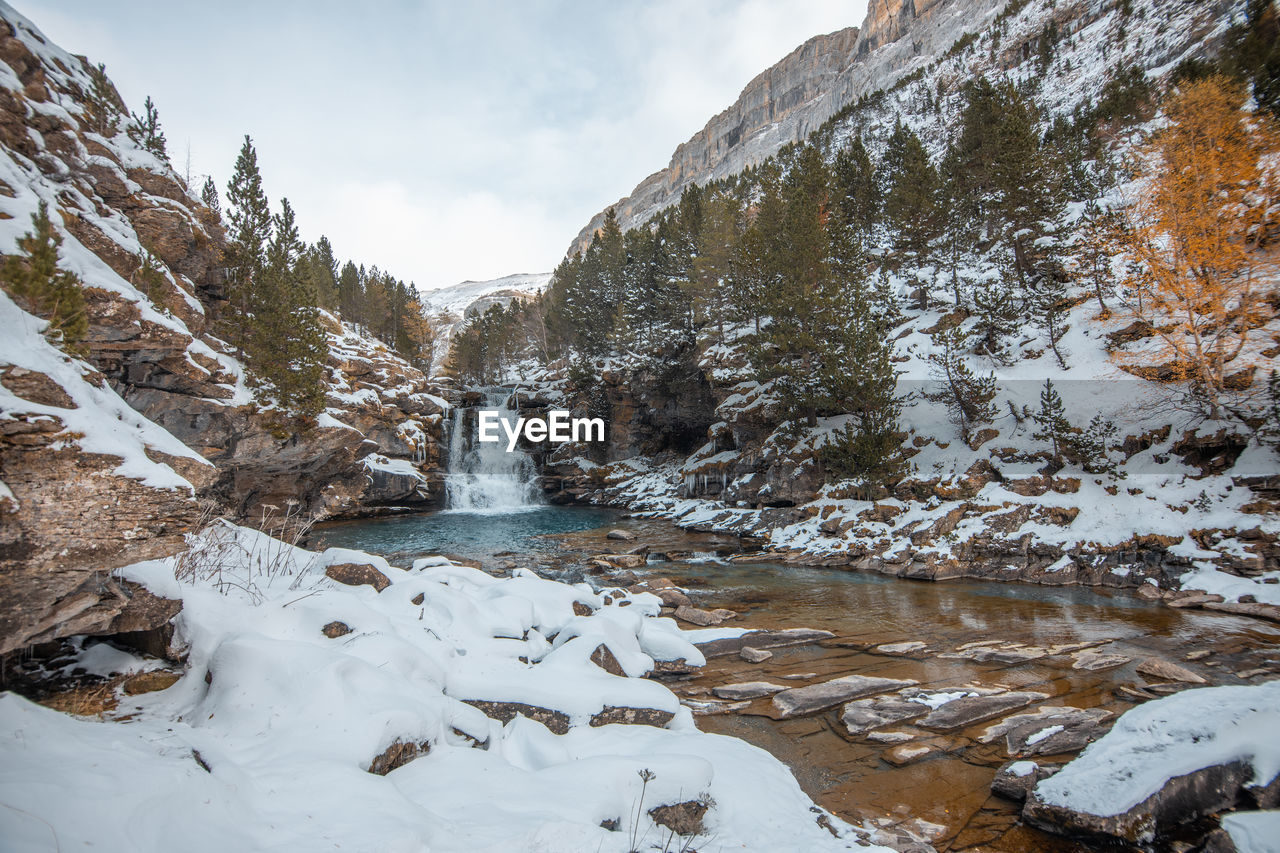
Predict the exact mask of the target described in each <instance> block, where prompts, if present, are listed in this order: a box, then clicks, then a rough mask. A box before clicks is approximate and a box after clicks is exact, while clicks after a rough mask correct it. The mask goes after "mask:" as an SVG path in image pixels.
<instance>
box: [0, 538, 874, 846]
mask: <svg viewBox="0 0 1280 853" xmlns="http://www.w3.org/2000/svg"><path fill="white" fill-rule="evenodd" d="M192 544H193V546H194V547H193V556H191V557H188V558H187V559H186V560H185V561H183V562H180V563H175V562H174V561H172V560H168V561H159V562H150V563H143V564H139V565H136V566H133V567H130V568H128V569H126V570H125V572H124V573H125V575H126V576H127V577H130V578H132V579H135V580H138V581H141V582H145V583H147V584H148V585H149V586H150V587H151V588H152V589H154V590H155V591H157V592H160V593H163V594H164V595H166V596H170V597H180V598H181V599H182V600H183V601H184V604H185V607H184V609H183V611H182V613H181V614H180V615H179V617H178V630H179V636H180V637H181V638H182V639H183V640H184V641H185V642H186V643H187V644H189V651H188V657H187V666H186V669H185V672H184V674H183V675H182V677H181V679H180V680H178V681H177V682H176V683H174V684H173V685H172V686H170V687H168V688H167V689H164V690H161V691H159V692H150V693H143V694H139V695H134V696H126V695H123V694H117V695H118V697H119V700H120V704H119V705H118V706H117V708H116V709H115V710H114V711H113V712H110V713H109V714H108V716H107V717H106V718H105V719H88V718H85V719H74V718H72V717H70V716H68V715H64V714H61V713H58V712H55V711H52V710H49V709H47V708H44V707H41V706H39V705H34V704H32V703H30V702H27V701H26V700H24V699H21V698H19V697H17V696H14V695H5V696H3V697H0V731H3V732H5V733H6V736H5V737H3V738H0V803H3V804H4V805H5V806H6V808H2V809H0V836H2V837H4V838H5V839H6V844H5V849H7V850H14V851H43V850H55V849H61V850H66V849H69V848H71V847H77V848H78V847H80V846H82V845H84V844H93V845H95V846H96V847H101V848H103V849H110V850H133V851H152V850H154V851H161V850H172V849H173V839H174V838H179V837H180V838H182V839H183V840H182V844H181V846H182V848H183V849H184V850H191V851H224V850H264V849H275V850H320V849H334V848H338V847H340V848H341V849H344V850H359V851H385V850H401V851H426V850H431V851H436V852H437V853H444V852H445V851H468V853H471V851H493V853H500V852H501V853H505V852H506V851H534V850H554V851H557V853H573V851H581V853H605V851H609V853H625V851H628V850H632V849H636V848H635V845H636V844H637V843H640V844H642V845H644V848H645V849H649V848H648V845H649V844H653V843H656V844H658V845H661V844H662V843H663V841H666V840H667V837H668V830H666V829H664V828H663V827H662V826H659V825H657V824H656V823H655V822H654V819H653V817H651V816H650V814H649V813H648V812H649V810H651V809H653V808H655V807H657V806H660V805H671V804H677V803H681V802H689V801H695V800H698V799H699V798H701V800H702V802H703V803H705V804H706V805H707V806H708V807H709V808H708V811H707V813H706V816H705V818H704V829H703V832H702V834H701V835H700V837H699V839H697V840H696V841H695V840H694V839H692V838H685V839H678V840H677V841H676V842H675V844H676V846H675V847H672V848H671V849H681V847H680V845H681V844H685V843H687V844H689V845H692V844H695V843H697V844H698V849H704V848H703V846H702V845H703V843H705V842H707V841H708V839H713V840H714V842H713V843H714V846H713V847H711V849H723V850H729V849H741V850H760V851H765V850H770V851H773V850H799V849H803V850H806V851H815V853H817V851H838V850H851V849H856V850H878V851H881V853H884V851H885V848H879V847H865V846H861V845H860V844H859V841H860V840H861V839H862V838H865V833H862V832H860V831H858V830H855V829H854V828H853V827H850V826H848V825H846V824H844V823H843V822H842V821H840V820H839V819H836V818H834V817H832V816H829V815H826V813H825V812H822V811H820V810H818V809H817V808H816V807H813V806H812V803H811V802H810V801H809V799H808V798H807V797H806V796H805V795H804V794H803V793H802V792H801V790H800V788H799V786H798V785H797V784H796V781H795V779H794V778H793V777H792V775H791V773H790V771H788V770H787V769H786V767H785V766H783V765H782V764H781V763H780V762H778V761H777V760H776V759H774V758H773V757H771V756H770V755H769V754H768V753H766V752H764V751H763V750H760V749H758V748H756V747H753V746H750V745H748V744H746V743H745V742H743V741H739V740H737V739H735V738H728V737H722V736H718V735H711V734H704V733H702V732H699V731H698V730H697V728H696V727H695V726H694V723H693V718H692V715H691V714H690V712H689V711H688V709H685V708H682V707H681V706H680V705H679V703H678V702H677V700H676V697H675V696H674V695H673V694H672V693H671V692H670V691H668V690H667V689H666V688H665V687H664V686H662V685H661V684H660V683H658V682H656V681H651V680H647V679H641V678H635V677H626V676H619V675H612V674H610V673H608V672H606V671H605V670H604V669H602V668H600V667H599V666H597V664H596V663H593V662H592V661H591V660H589V656H590V655H591V654H592V652H593V650H594V649H596V648H597V647H598V646H599V645H601V644H604V645H606V646H607V647H608V648H609V649H610V650H611V651H612V653H613V655H614V657H615V658H616V659H617V661H618V662H619V663H620V665H621V666H622V667H623V668H624V670H625V671H627V672H628V673H631V674H633V675H640V674H642V673H644V672H646V671H648V670H649V669H650V668H652V666H653V662H654V659H655V657H656V658H659V659H674V658H683V659H685V660H688V661H690V662H691V663H700V662H702V656H701V654H700V653H699V652H698V651H697V650H696V649H695V648H694V647H693V646H692V645H691V644H690V643H689V642H688V641H687V640H686V639H685V638H684V637H683V635H682V632H681V631H680V629H679V628H677V627H676V624H675V622H674V621H673V620H670V619H666V618H657V612H658V607H659V602H658V599H657V598H656V597H654V596H652V595H649V594H645V593H641V594H637V595H631V594H628V593H626V592H624V591H621V590H616V591H611V592H610V595H609V596H608V597H606V596H605V595H602V594H598V593H595V592H592V591H591V589H590V588H589V587H588V586H586V585H585V584H579V585H577V586H569V585H566V584H561V583H557V582H553V581H547V580H543V579H540V578H538V577H537V576H536V575H534V574H533V573H532V572H527V571H522V570H517V571H516V572H515V573H513V576H512V577H510V578H506V579H498V578H494V577H491V576H489V575H486V574H484V573H483V572H480V571H478V570H475V569H470V568H466V567H463V566H459V565H455V564H452V563H450V562H449V561H448V560H447V559H443V558H424V559H420V560H418V561H416V562H415V564H414V568H413V569H412V570H411V571H404V570H401V569H396V568H391V567H390V566H388V565H387V564H386V563H385V561H383V560H381V559H380V558H377V557H371V556H369V555H365V554H361V553H358V552H353V551H348V550H343V549H330V550H329V551H326V552H324V553H321V554H315V553H311V552H307V551H303V550H300V549H295V548H291V547H290V546H288V545H285V544H284V543H282V542H278V541H275V540H271V539H269V538H267V537H265V536H263V535H262V534H259V533H257V532H255V531H251V530H248V529H245V528H238V527H234V526H229V525H219V526H216V527H214V528H212V529H210V530H209V531H207V532H206V533H204V534H203V535H202V536H201V537H197V538H196V539H194V540H193V542H192ZM353 562H355V563H366V564H368V565H370V566H371V567H373V568H375V569H376V570H377V571H380V572H382V573H384V575H385V576H386V577H387V578H388V579H389V580H390V585H389V586H387V587H386V588H385V589H383V591H382V592H377V591H375V590H374V589H373V588H372V587H371V586H368V585H365V586H345V585H342V584H338V583H335V582H334V581H332V580H329V579H328V578H327V577H326V576H325V569H326V567H328V566H331V565H334V564H350V563H353ZM175 569H177V570H178V572H179V574H181V575H182V576H183V578H184V580H182V581H178V580H175V576H174V575H175ZM583 613H586V614H588V615H581V614H583ZM338 621H340V622H341V623H343V626H344V628H349V629H350V632H349V633H346V634H342V635H338V636H326V633H325V632H324V631H322V629H324V628H326V627H330V628H331V629H332V625H333V623H335V622H338ZM329 633H330V634H337V633H339V632H335V631H332V630H330V632H329ZM548 638H550V639H548ZM93 648H96V647H91V648H90V649H89V650H86V652H87V653H90V654H91V653H92V649H93ZM86 662H87V663H90V664H91V665H94V666H95V668H98V669H102V668H104V666H105V668H106V669H111V670H116V671H121V672H130V671H138V670H141V669H146V668H148V667H149V666H150V664H148V663H146V662H143V661H141V660H133V661H130V660H129V659H128V656H120V655H117V656H115V657H114V658H112V659H111V660H109V661H105V662H104V660H103V658H102V656H101V655H98V656H93V657H92V660H89V659H86ZM468 700H470V701H471V702H476V701H489V702H519V703H524V705H525V706H530V705H533V706H539V707H540V708H543V709H545V710H547V711H554V712H556V713H559V714H561V715H563V716H564V718H566V719H567V721H568V722H567V729H566V730H564V731H563V732H562V733H559V734H557V733H553V732H552V731H551V730H550V729H549V728H548V727H547V726H546V725H544V724H543V723H541V722H535V721H534V720H533V719H531V718H529V717H526V716H516V717H515V718H514V719H512V720H511V721H510V722H509V723H507V724H505V725H504V724H502V723H501V722H499V721H497V720H495V719H491V718H490V717H489V716H486V713H485V712H484V711H483V710H482V709H481V708H478V707H476V706H475V705H473V704H468ZM610 707H613V708H642V709H643V708H648V709H655V710H656V711H661V712H664V713H665V715H666V716H667V717H669V718H670V721H669V722H668V723H666V725H665V726H661V727H660V726H655V725H623V724H617V723H614V724H607V725H595V724H589V723H588V721H589V720H590V718H591V717H592V715H593V714H597V713H600V712H601V711H603V710H605V709H607V708H610ZM529 713H531V714H532V713H533V712H532V711H530V712H529ZM397 742H399V743H402V744H412V745H414V748H415V749H416V750H419V751H422V752H425V754H422V755H419V756H418V757H416V758H413V759H412V760H410V761H409V762H408V763H406V764H403V766H398V768H397V769H391V770H390V772H387V773H385V774H384V775H379V774H377V773H375V772H373V771H371V770H370V767H371V764H372V763H373V762H374V760H375V758H377V757H378V756H379V755H381V754H384V753H385V752H386V750H388V748H389V747H392V746H393V745H394V744H396V743H397ZM642 771H648V773H649V774H651V776H652V778H651V779H649V780H648V781H647V782H646V781H645V780H644V779H642V777H641V772H642ZM55 792H56V793H55ZM817 818H822V824H824V825H829V826H831V827H832V830H830V831H829V830H828V829H826V828H824V827H823V825H820V824H819V822H818V820H817ZM607 821H616V822H617V823H616V824H615V826H616V830H615V831H610V830H609V829H606V828H604V827H602V825H601V824H602V822H607ZM835 833H838V834H839V835H840V836H841V837H840V838H835V837H833V834H835ZM659 849H661V848H660V847H659Z"/></svg>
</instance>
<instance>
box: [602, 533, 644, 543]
mask: <svg viewBox="0 0 1280 853" xmlns="http://www.w3.org/2000/svg"><path fill="white" fill-rule="evenodd" d="M605 538H606V539H617V540H619V541H621V542H631V541H633V540H634V539H635V538H636V535H635V534H634V533H630V532H628V531H626V530H610V531H609V532H608V533H606V534H605Z"/></svg>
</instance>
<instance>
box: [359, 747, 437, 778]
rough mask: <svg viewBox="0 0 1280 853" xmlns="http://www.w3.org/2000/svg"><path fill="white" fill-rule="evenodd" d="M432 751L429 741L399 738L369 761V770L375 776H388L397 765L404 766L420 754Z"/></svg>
mask: <svg viewBox="0 0 1280 853" xmlns="http://www.w3.org/2000/svg"><path fill="white" fill-rule="evenodd" d="M430 751H431V744H430V742H428V741H422V742H420V743H414V742H412V741H403V740H400V739H399V738H397V739H396V740H394V741H392V743H391V745H390V746H388V747H387V748H386V749H385V750H383V751H382V753H381V754H379V755H378V756H377V757H375V758H374V759H373V761H371V762H369V772H370V773H372V774H374V775H375V776H386V775H387V774H388V773H390V772H391V771H392V770H395V769H396V768H397V767H403V766H405V765H406V764H408V763H409V762H410V761H413V760H414V759H415V758H417V757H418V756H419V755H426V754H427V753H428V752H430Z"/></svg>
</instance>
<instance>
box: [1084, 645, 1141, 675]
mask: <svg viewBox="0 0 1280 853" xmlns="http://www.w3.org/2000/svg"><path fill="white" fill-rule="evenodd" d="M1130 660H1132V658H1130V657H1129V656H1127V655H1120V654H1109V653H1105V652H1099V651H1095V650H1094V649H1085V650H1084V651H1082V652H1080V653H1079V654H1077V655H1075V661H1074V662H1072V664H1071V668H1072V669H1083V670H1086V671H1088V672H1092V671H1094V670H1098V669H1111V668H1112V667H1117V666H1124V665H1125V664H1127V663H1128V662H1129V661H1130Z"/></svg>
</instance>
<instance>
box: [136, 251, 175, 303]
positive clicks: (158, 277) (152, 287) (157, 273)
mask: <svg viewBox="0 0 1280 853" xmlns="http://www.w3.org/2000/svg"><path fill="white" fill-rule="evenodd" d="M129 280H130V282H131V283H132V284H133V285H134V287H137V288H138V289H139V290H141V291H142V292H143V293H145V294H146V295H147V298H148V299H150V300H151V302H152V304H154V305H155V306H156V307H157V308H161V309H164V308H168V307H169V305H168V291H169V279H168V278H166V277H165V274H164V273H163V272H161V270H160V265H159V263H157V262H156V258H155V256H154V255H152V254H151V253H150V252H148V251H147V250H146V249H143V250H142V259H141V261H140V262H139V264H138V268H137V269H136V270H134V271H133V275H132V276H131V277H130V279H129Z"/></svg>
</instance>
